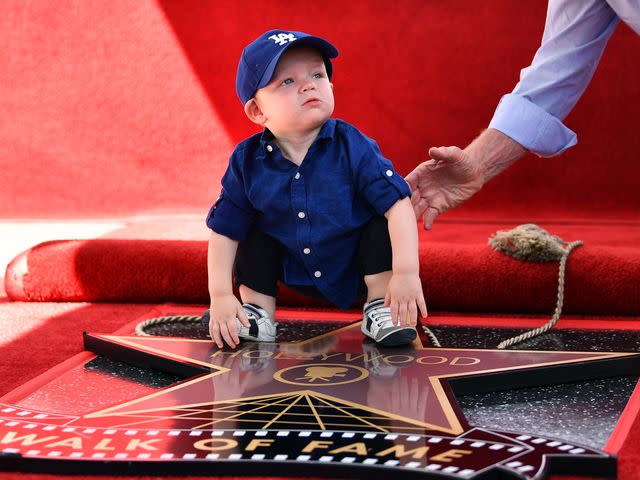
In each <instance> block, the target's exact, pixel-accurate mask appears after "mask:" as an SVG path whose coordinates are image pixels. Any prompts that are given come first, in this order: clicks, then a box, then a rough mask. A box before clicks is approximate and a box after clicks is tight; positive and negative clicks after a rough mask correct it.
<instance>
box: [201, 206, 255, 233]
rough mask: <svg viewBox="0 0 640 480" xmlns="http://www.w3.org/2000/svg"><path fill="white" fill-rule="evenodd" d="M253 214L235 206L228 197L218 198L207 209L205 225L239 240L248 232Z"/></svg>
mask: <svg viewBox="0 0 640 480" xmlns="http://www.w3.org/2000/svg"><path fill="white" fill-rule="evenodd" d="M252 223H253V216H252V215H250V214H247V211H246V210H243V209H241V208H239V207H237V206H236V205H235V204H234V203H233V202H232V201H231V200H229V199H228V198H223V196H222V195H220V198H218V200H217V201H216V203H215V204H214V205H213V206H212V207H211V209H210V210H209V214H208V215H207V227H209V228H210V229H211V230H213V231H214V232H216V233H219V234H220V235H224V236H225V237H228V238H230V239H231V240H237V241H239V242H241V241H242V240H244V239H245V237H246V236H247V233H249V230H250V228H251V225H252Z"/></svg>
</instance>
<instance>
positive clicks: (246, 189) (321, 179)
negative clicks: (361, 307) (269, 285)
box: [207, 119, 411, 308]
mask: <svg viewBox="0 0 640 480" xmlns="http://www.w3.org/2000/svg"><path fill="white" fill-rule="evenodd" d="M410 195H411V191H410V189H409V186H408V185H407V183H406V182H405V181H404V179H403V178H402V177H401V176H400V175H398V174H397V173H396V172H395V171H394V169H393V165H392V164H391V162H390V161H389V160H387V159H386V158H384V157H383V156H382V154H381V153H380V149H379V148H378V145H377V144H376V142H375V141H373V140H371V139H370V138H368V137H366V136H365V135H363V134H362V133H361V132H360V131H358V130H357V129H356V128H355V127H353V126H352V125H349V124H348V123H346V122H343V121H341V120H336V119H329V120H327V122H326V123H325V124H324V125H323V127H322V129H321V130H320V133H319V134H318V137H317V138H316V139H315V141H314V142H313V143H312V145H311V147H310V148H309V151H308V152H307V155H306V157H305V158H304V160H303V162H302V163H301V164H300V165H299V166H298V165H296V164H294V163H293V162H291V161H289V160H287V159H286V158H285V157H284V156H283V155H282V153H281V151H280V149H279V148H278V146H277V144H276V143H275V141H274V137H273V134H272V133H271V132H270V131H269V130H268V129H266V130H265V131H264V132H263V133H262V134H256V135H254V136H252V137H250V138H248V139H246V140H245V141H243V142H242V143H240V144H239V145H238V146H237V147H236V149H235V150H234V152H233V154H232V155H231V159H230V160H229V166H228V168H227V171H226V173H225V174H224V176H223V177H222V192H221V194H220V197H219V198H218V200H217V201H216V202H215V204H214V205H213V206H212V207H211V209H210V211H209V215H208V216H207V226H208V227H209V228H211V229H212V230H213V231H215V232H217V233H219V234H221V235H225V236H226V237H229V238H231V239H233V240H238V241H242V240H243V239H244V238H245V237H246V235H247V233H248V231H249V229H250V228H251V227H252V225H254V224H256V225H257V226H258V228H260V230H262V231H263V232H264V233H266V234H267V235H270V236H271V237H273V238H275V239H276V240H278V241H279V242H280V243H282V244H283V245H284V246H285V249H286V253H285V256H284V265H283V271H284V282H285V283H286V284H289V285H315V286H316V287H317V288H318V290H320V291H321V292H322V293H323V295H325V297H326V298H327V299H328V300H329V301H331V302H333V303H334V304H335V305H337V306H338V307H340V308H348V307H349V306H350V305H351V304H352V303H353V301H354V300H355V298H356V295H357V289H358V286H359V284H360V274H359V272H358V266H357V264H356V261H355V254H356V250H357V247H358V242H359V240H360V234H361V231H362V229H363V227H364V226H365V224H366V223H367V222H369V220H371V218H372V217H373V216H374V215H384V213H385V212H386V211H387V210H389V208H391V206H392V205H393V204H394V203H396V202H397V201H398V200H400V199H402V198H404V197H408V196H410Z"/></svg>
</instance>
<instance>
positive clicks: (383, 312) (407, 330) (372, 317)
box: [360, 299, 418, 347]
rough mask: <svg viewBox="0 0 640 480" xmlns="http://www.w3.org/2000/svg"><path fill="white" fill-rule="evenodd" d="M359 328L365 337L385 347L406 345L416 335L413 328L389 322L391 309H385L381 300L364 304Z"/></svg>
mask: <svg viewBox="0 0 640 480" xmlns="http://www.w3.org/2000/svg"><path fill="white" fill-rule="evenodd" d="M360 328H361V330H362V333H364V334H365V335H366V336H367V337H369V338H372V339H373V340H375V342H376V343H378V344H380V345H384V346H385V347H397V346H399V345H407V344H409V343H411V342H413V341H414V340H415V339H416V336H417V335H418V334H417V332H416V329H415V328H413V327H410V326H408V325H404V326H396V325H394V324H393V323H392V322H391V307H385V306H384V300H382V299H380V300H374V301H373V302H371V303H365V304H364V308H363V319H362V326H361V327H360Z"/></svg>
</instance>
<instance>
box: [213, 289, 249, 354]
mask: <svg viewBox="0 0 640 480" xmlns="http://www.w3.org/2000/svg"><path fill="white" fill-rule="evenodd" d="M210 314H211V321H210V322H209V334H210V335H211V338H212V339H213V341H214V342H216V345H218V347H219V348H222V347H223V346H224V342H227V344H228V345H229V346H230V347H231V348H236V345H238V344H239V343H240V339H239V338H238V325H237V324H236V318H238V319H239V320H240V323H242V324H243V325H244V326H245V327H247V328H249V320H248V319H247V315H246V314H245V313H244V310H243V309H242V305H241V304H240V302H239V301H238V299H237V298H236V297H235V295H233V294H229V295H221V296H214V297H212V298H211V313H210ZM223 340H224V341H223Z"/></svg>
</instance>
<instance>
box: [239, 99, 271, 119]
mask: <svg viewBox="0 0 640 480" xmlns="http://www.w3.org/2000/svg"><path fill="white" fill-rule="evenodd" d="M244 113H246V114H247V117H249V120H251V121H252V122H253V123H257V124H258V125H264V123H265V122H266V121H267V117H265V115H264V113H262V110H261V109H260V106H259V105H258V102H256V99H255V98H252V99H251V100H249V101H248V102H247V103H246V104H245V106H244Z"/></svg>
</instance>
